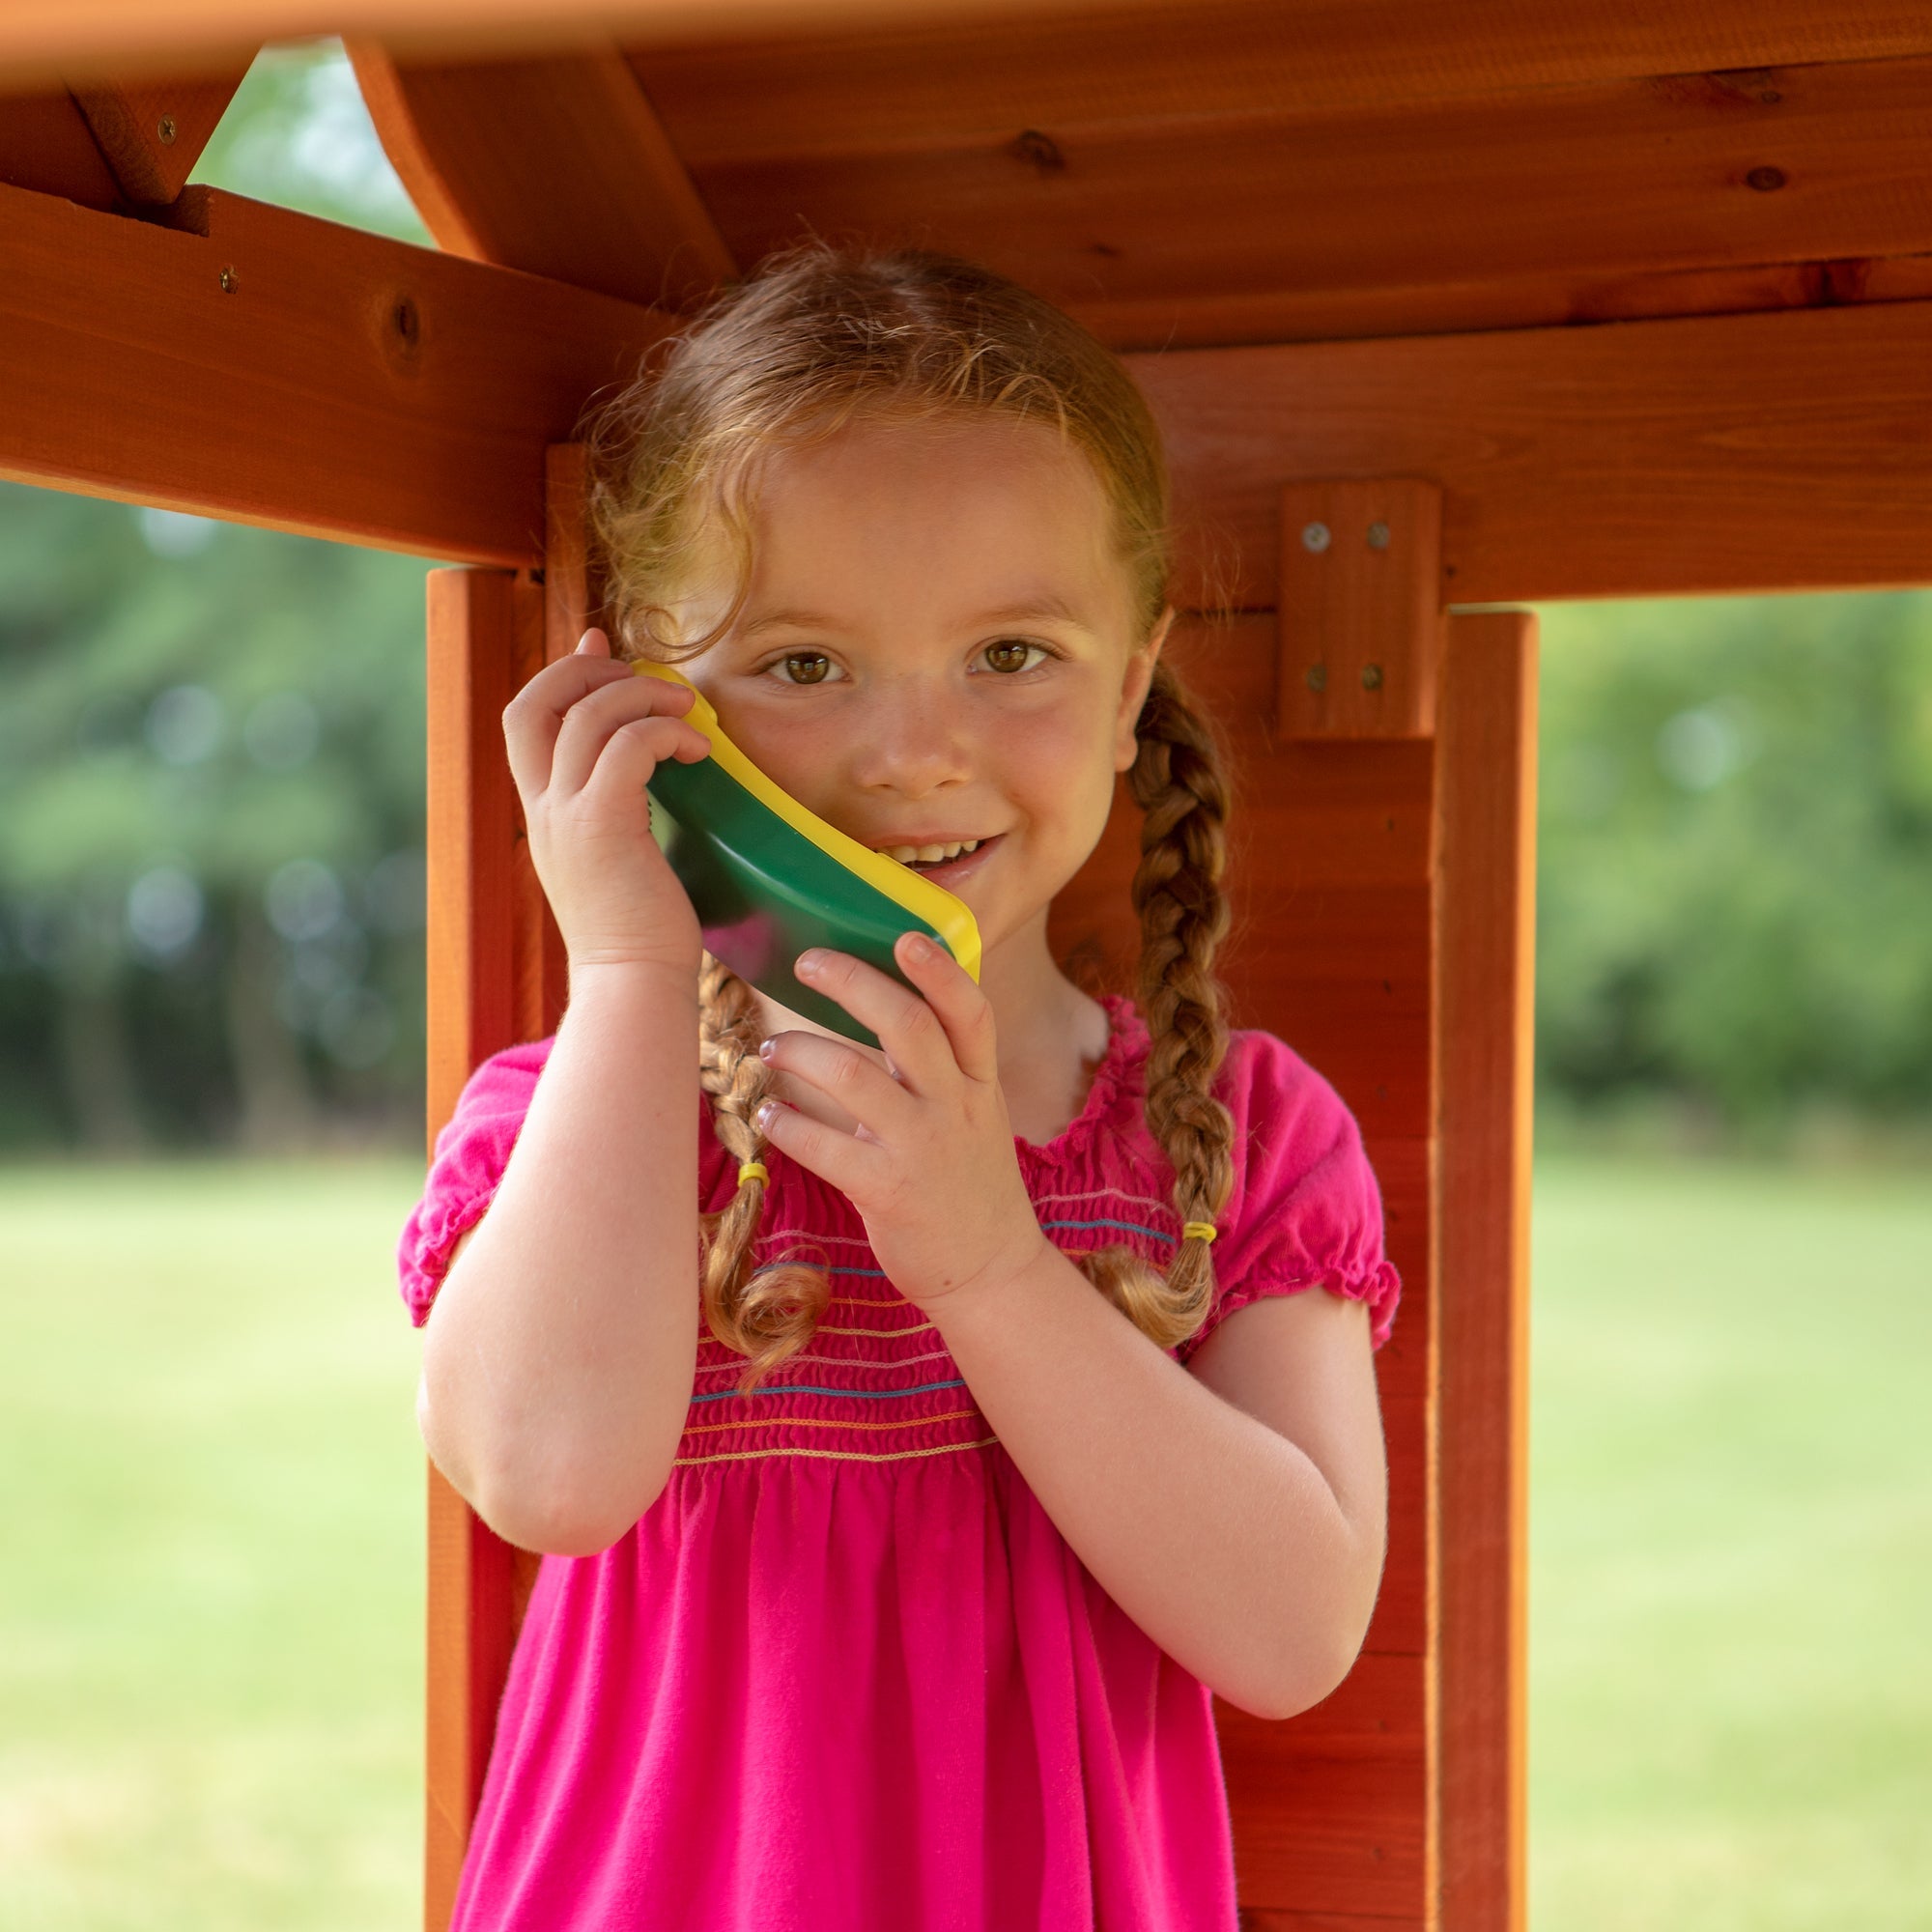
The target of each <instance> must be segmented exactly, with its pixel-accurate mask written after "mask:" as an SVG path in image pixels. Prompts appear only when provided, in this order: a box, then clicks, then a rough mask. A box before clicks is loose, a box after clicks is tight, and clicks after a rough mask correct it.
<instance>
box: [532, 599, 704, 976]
mask: <svg viewBox="0 0 1932 1932" xmlns="http://www.w3.org/2000/svg"><path fill="white" fill-rule="evenodd" d="M691 703H692V694H691V693H690V692H689V691H687V690H685V689H684V688H683V687H682V686H680V685H675V684H672V683H670V682H668V680H667V679H664V678H658V677H639V676H637V675H636V674H635V673H634V672H633V671H632V669H631V667H630V666H629V665H627V664H624V663H622V662H620V661H617V660H613V659H612V658H611V640H610V639H609V638H608V637H606V636H605V634H604V633H603V632H602V631H600V630H590V631H586V632H584V634H583V637H582V641H581V642H580V643H579V644H578V646H577V650H576V652H575V653H574V654H573V655H572V656H570V657H567V658H559V659H558V660H557V661H556V663H554V664H550V665H546V666H545V667H544V668H543V669H542V670H540V671H538V672H537V674H536V675H535V676H534V677H533V678H531V679H530V681H529V682H528V683H527V684H526V685H525V686H524V688H523V690H521V691H520V692H518V694H517V695H516V696H515V697H513V698H512V699H511V700H510V702H509V705H508V707H507V708H506V709H505V710H504V713H503V738H504V742H505V744H506V745H507V747H508V749H509V755H510V776H511V777H512V778H513V779H514V780H515V781H516V784H517V790H518V793H519V794H520V795H521V796H522V798H523V801H524V822H525V824H526V825H527V826H528V828H529V835H530V858H531V859H532V861H533V862H534V863H535V865H536V868H537V877H538V878H539V879H540V880H541V881H542V882H543V889H544V893H545V895H546V896H547V897H548V898H549V899H550V904H551V910H552V912H554V914H555V915H556V923H557V929H558V930H559V931H560V932H561V933H562V935H563V943H564V945H565V947H566V948H567V949H568V950H569V952H570V958H571V963H572V964H573V965H602V964H611V963H618V964H624V963H641V964H648V965H667V966H674V967H676V968H678V969H679V970H680V971H682V970H685V969H687V968H688V969H689V970H690V971H691V972H693V973H696V970H697V965H698V956H699V954H700V953H701V952H702V951H703V939H702V937H701V936H700V933H699V930H698V924H697V915H696V913H694V912H693V911H692V909H691V900H690V899H689V898H688V897H687V896H686V895H685V891H684V888H683V887H682V886H680V885H679V884H678V882H677V875H676V874H675V873H674V872H672V870H671V868H670V865H669V862H668V860H667V859H666V858H665V856H664V853H663V852H662V851H661V850H660V849H659V846H658V842H657V840H656V839H655V838H652V837H651V805H650V800H649V799H647V798H646V797H645V796H644V786H645V785H646V784H648V783H649V782H650V777H651V774H652V773H653V772H654V771H656V770H657V768H658V765H659V762H660V761H661V760H662V759H665V758H675V759H677V760H678V762H679V763H681V764H687V765H688V764H692V763H694V762H696V760H697V759H699V758H701V757H704V756H705V755H707V754H708V753H709V752H710V750H711V741H710V740H709V739H708V738H706V737H705V736H704V734H703V733H702V732H701V731H699V730H698V729H697V728H696V725H688V724H686V723H685V722H684V716H683V714H684V713H685V712H687V711H689V710H690V709H691Z"/></svg>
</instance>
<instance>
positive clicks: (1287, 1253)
mask: <svg viewBox="0 0 1932 1932" xmlns="http://www.w3.org/2000/svg"><path fill="white" fill-rule="evenodd" d="M1215 1091H1216V1093H1217V1094H1218V1095H1219V1097H1220V1098H1221V1100H1222V1101H1223V1102H1224V1103H1225V1104H1226V1105H1227V1107H1228V1110H1229V1112H1230V1113H1231V1114H1232V1115H1233V1116H1234V1122H1235V1184H1234V1188H1233V1191H1232V1192H1231V1193H1230V1195H1229V1198H1228V1205H1227V1207H1226V1208H1224V1209H1223V1211H1222V1214H1221V1223H1220V1228H1221V1232H1220V1234H1219V1235H1218V1236H1216V1238H1215V1242H1214V1275H1215V1281H1216V1283H1217V1293H1216V1298H1215V1302H1214V1307H1213V1309H1212V1311H1211V1312H1210V1313H1209V1315H1208V1320H1207V1321H1206V1322H1205V1323H1204V1324H1203V1326H1202V1328H1201V1329H1200V1331H1199V1333H1197V1334H1195V1335H1193V1336H1191V1337H1189V1339H1188V1340H1187V1341H1186V1342H1184V1343H1182V1344H1181V1345H1180V1347H1179V1350H1178V1351H1177V1353H1178V1355H1179V1359H1180V1360H1181V1361H1183V1362H1185V1361H1187V1360H1188V1359H1189V1358H1190V1357H1191V1356H1192V1354H1193V1353H1194V1351H1195V1350H1197V1349H1199V1348H1200V1347H1201V1345H1202V1344H1203V1343H1204V1342H1205V1341H1207V1339H1208V1336H1209V1335H1211V1334H1212V1333H1213V1332H1214V1330H1215V1329H1216V1328H1217V1327H1219V1326H1220V1324H1221V1323H1222V1322H1223V1321H1226V1320H1227V1319H1228V1317H1229V1316H1230V1315H1233V1314H1234V1313H1235V1312H1236V1310H1237V1309H1241V1308H1245V1307H1246V1306H1247V1305H1248V1303H1249V1302H1251V1301H1257V1300H1259V1299H1261V1297H1262V1296H1264V1295H1269V1294H1293V1293H1298V1292H1299V1291H1300V1290H1302V1289H1306V1288H1314V1287H1321V1288H1325V1289H1327V1290H1329V1291H1330V1292H1331V1293H1335V1294H1340V1295H1343V1296H1345V1297H1346V1298H1347V1299H1349V1300H1350V1301H1364V1302H1367V1303H1368V1306H1369V1316H1370V1334H1371V1339H1372V1342H1373V1345H1374V1347H1376V1348H1377V1349H1379V1348H1380V1347H1381V1346H1382V1344H1383V1343H1384V1342H1386V1341H1387V1340H1388V1338H1389V1334H1390V1331H1391V1329H1392V1327H1393V1325H1394V1321H1395V1308H1396V1302H1397V1299H1398V1298H1399V1296H1400V1295H1401V1293H1402V1283H1401V1279H1400V1277H1399V1276H1398V1275H1397V1273H1396V1271H1395V1269H1394V1267H1392V1266H1391V1265H1390V1264H1389V1262H1388V1259H1387V1257H1386V1256H1385V1255H1384V1254H1383V1252H1382V1201H1381V1190H1380V1188H1379V1187H1378V1185H1377V1182H1376V1176H1375V1170H1374V1169H1373V1168H1372V1167H1371V1166H1370V1165H1369V1158H1368V1155H1367V1153H1366V1152H1365V1151H1364V1150H1363V1147H1362V1136H1361V1130H1360V1128H1359V1127H1358V1126H1357V1125H1356V1123H1355V1117H1354V1116H1353V1115H1352V1114H1351V1113H1350V1111H1349V1109H1348V1107H1347V1106H1346V1105H1345V1104H1344V1102H1343V1100H1342V1096H1341V1095H1340V1094H1337V1093H1336V1092H1335V1090H1334V1088H1333V1087H1332V1086H1330V1085H1329V1083H1328V1082H1327V1081H1326V1080H1325V1079H1323V1078H1322V1076H1321V1074H1320V1073H1318V1072H1316V1070H1315V1069H1314V1068H1313V1067H1312V1066H1310V1065H1308V1063H1307V1062H1306V1061H1304V1060H1303V1059H1301V1057H1300V1056H1299V1055H1298V1054H1296V1053H1295V1052H1294V1050H1293V1048H1292V1047H1290V1046H1289V1045H1288V1044H1287V1043H1286V1042H1285V1041H1283V1040H1279V1039H1277V1038H1275V1037H1274V1036H1273V1035H1271V1034H1265V1033H1258V1032H1247V1031H1243V1032H1239V1033H1236V1034H1234V1035H1233V1036H1231V1037H1230V1040H1229V1050H1228V1056H1227V1059H1226V1061H1225V1062H1224V1063H1223V1069H1222V1074H1221V1077H1220V1079H1219V1080H1218V1081H1217V1082H1216V1087H1215Z"/></svg>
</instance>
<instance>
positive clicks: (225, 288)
mask: <svg viewBox="0 0 1932 1932" xmlns="http://www.w3.org/2000/svg"><path fill="white" fill-rule="evenodd" d="M221 293H222V294H223V295H225V296H232V295H233V294H234V293H235V270H233V269H232V268H230V269H223V270H222V271H221Z"/></svg>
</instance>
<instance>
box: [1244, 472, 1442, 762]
mask: <svg viewBox="0 0 1932 1932" xmlns="http://www.w3.org/2000/svg"><path fill="white" fill-rule="evenodd" d="M1281 511H1282V525H1281V592H1280V600H1279V602H1278V604H1277V606H1276V609H1277V612H1278V620H1279V625H1280V655H1279V659H1278V670H1277V682H1276V726H1277V730H1278V733H1279V735H1280V736H1281V737H1283V738H1427V737H1431V736H1433V735H1434V734H1435V679H1436V662H1437V659H1438V658H1439V657H1440V655H1441V648H1442V600H1441V553H1442V488H1441V485H1440V484H1437V483H1431V482H1428V481H1426V480H1425V479H1423V478H1420V477H1411V476H1377V477H1367V478H1360V479H1355V478H1350V479H1347V480H1336V481H1330V482H1312V483H1311V482H1297V483H1290V484H1288V485H1287V486H1286V487H1285V488H1284V489H1283V491H1282V493H1281Z"/></svg>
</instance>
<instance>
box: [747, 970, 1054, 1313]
mask: <svg viewBox="0 0 1932 1932" xmlns="http://www.w3.org/2000/svg"><path fill="white" fill-rule="evenodd" d="M895 957H896V958H897V960H898V962H899V965H900V967H901V969H902V970H903V971H904V973H905V975H906V978H907V979H909V980H911V981H912V983H913V984H914V985H915V986H917V987H918V988H919V990H920V992H921V993H923V994H924V996H925V997H924V998H923V999H921V998H920V997H919V996H918V995H917V994H915V993H911V992H908V991H907V990H906V988H905V987H904V986H902V985H900V984H899V983H898V981H897V980H893V979H890V978H889V977H888V976H887V975H886V974H884V973H881V972H879V971H877V970H876V969H875V968H874V967H871V966H867V964H865V962H864V961H863V960H859V959H855V958H853V957H852V956H851V954H850V953H846V952H830V951H826V950H823V949H814V950H813V951H811V952H806V953H802V954H801V955H800V957H799V961H798V966H797V972H798V975H799V978H800V979H801V980H805V981H806V982H807V983H808V984H810V986H811V987H813V988H814V990H816V991H818V992H821V993H823V994H825V995H826V996H827V997H828V998H830V999H833V1000H836V1001H838V1004H839V1005H840V1006H841V1007H843V1008H844V1009H845V1010H846V1011H847V1012H849V1013H850V1014H851V1015H852V1016H853V1018H854V1019H856V1020H859V1021H861V1022H862V1023H863V1024H864V1025H866V1026H868V1027H870V1028H871V1030H872V1031H873V1032H874V1033H875V1034H876V1035H877V1036H878V1037H879V1042H880V1044H881V1045H882V1046H883V1047H884V1048H885V1052H886V1058H887V1059H888V1060H889V1061H890V1062H891V1063H892V1070H891V1071H890V1072H889V1071H887V1070H886V1068H884V1067H882V1066H880V1065H878V1064H877V1062H876V1061H873V1060H869V1059H867V1057H866V1055H865V1054H864V1053H862V1052H861V1051H860V1050H859V1048H858V1047H857V1046H855V1045H854V1044H852V1043H851V1042H850V1041H849V1040H842V1039H837V1038H833V1037H829V1036H826V1035H822V1034H813V1033H781V1034H775V1035H774V1036H773V1037H771V1038H770V1039H768V1040H766V1041H765V1043H764V1045H763V1046H762V1047H761V1048H760V1049H759V1051H760V1052H761V1053H762V1055H763V1057H764V1059H765V1061H766V1063H767V1064H768V1065H771V1066H773V1067H776V1068H777V1069H779V1070H780V1071H781V1072H782V1073H785V1074H787V1075H789V1076H790V1077H791V1078H792V1079H793V1080H798V1081H802V1082H804V1083H805V1084H806V1085H807V1086H809V1087H815V1088H817V1089H818V1090H819V1091H820V1092H821V1093H822V1094H825V1096H826V1097H827V1098H828V1099H829V1100H832V1101H833V1102H834V1103H835V1104H837V1105H838V1106H839V1107H841V1108H842V1109H843V1110H844V1111H845V1112H846V1113H847V1114H848V1115H850V1116H851V1117H852V1119H853V1120H854V1121H856V1122H858V1126H857V1129H856V1131H854V1132H851V1133H847V1132H844V1131H842V1130H841V1129H839V1128H837V1127H832V1126H828V1125H826V1124H825V1122H822V1121H816V1120H813V1119H812V1118H811V1117H810V1115H808V1114H802V1113H800V1112H799V1111H798V1110H797V1109H796V1108H794V1107H788V1106H785V1105H784V1104H782V1103H781V1102H780V1101H776V1100H772V1101H767V1102H766V1103H765V1105H764V1107H763V1108H762V1109H760V1111H759V1116H758V1129H759V1131H760V1132H761V1133H762V1134H763V1135H764V1136H765V1138H766V1139H767V1140H769V1141H770V1142H771V1144H772V1145H773V1146H774V1147H775V1148H777V1149H778V1150H779V1151H780V1152H781V1153H783V1154H786V1155H788V1156H790V1158H791V1159H793V1160H796V1161H797V1162H798V1163H799V1164H800V1165H801V1166H803V1167H809V1168H810V1170H811V1171H812V1173H814V1174H816V1175H818V1176H819V1177H820V1178H821V1179H825V1180H829V1181H830V1182H831V1183H832V1185H833V1186H834V1187H837V1188H838V1189H839V1191H840V1192H841V1193H843V1194H844V1195H845V1196H846V1197H847V1199H849V1200H850V1201H851V1203H852V1205H853V1206H854V1207H855V1208H858V1210H859V1212H860V1214H861V1215H862V1216H863V1217H864V1220H865V1223H866V1232H867V1235H868V1236H870V1238H871V1243H872V1252H873V1253H874V1254H876V1255H877V1256H878V1258H879V1265H880V1266H881V1267H882V1268H884V1270H885V1271H886V1275H887V1278H888V1279H889V1280H890V1281H891V1282H892V1283H893V1285H894V1286H895V1288H896V1289H897V1290H898V1291H899V1293H901V1294H903V1295H904V1296H905V1298H906V1299H907V1300H908V1301H911V1302H914V1303H916V1304H917V1305H918V1306H920V1307H921V1308H923V1309H925V1310H927V1311H928V1312H930V1311H931V1309H932V1307H933V1304H934V1303H935V1302H939V1301H943V1300H944V1299H945V1298H946V1297H947V1296H948V1295H952V1294H959V1293H971V1292H972V1291H973V1290H974V1289H975V1288H976V1287H978V1286H980V1285H981V1284H991V1283H993V1282H997V1281H1001V1280H1007V1279H1010V1278H1011V1277H1012V1276H1013V1275H1016V1274H1018V1273H1019V1272H1020V1270H1021V1269H1022V1268H1024V1267H1025V1266H1026V1265H1027V1264H1029V1263H1030V1262H1032V1261H1033V1260H1034V1259H1035V1258H1036V1257H1037V1255H1038V1253H1039V1251H1040V1249H1041V1248H1042V1247H1043V1246H1044V1245H1045V1244H1046V1236H1044V1235H1043V1234H1042V1233H1041V1232H1040V1226H1039V1220H1038V1217H1037V1215H1036V1214H1035V1213H1034V1209H1033V1203H1032V1202H1031V1201H1030V1200H1029V1199H1028V1198H1027V1191H1026V1183H1025V1182H1024V1180H1023V1179H1021V1177H1020V1169H1019V1162H1018V1160H1017V1159H1016V1158H1015V1157H1014V1154H1013V1133H1012V1126H1011V1123H1010V1122H1009V1120H1008V1117H1007V1102H1006V1096H1005V1094H1003V1093H1002V1092H1001V1091H1000V1077H999V1056H998V1054H997V1052H996V1050H995V1042H994V1037H993V1010H992V1009H991V1007H989V1006H988V1005H987V1004H986V996H985V995H984V994H983V993H982V992H980V988H979V987H978V986H977V985H975V984H974V982H973V980H972V979H971V977H970V976H969V975H968V974H967V973H966V971H965V969H964V968H963V967H961V966H960V965H959V963H958V962H957V961H956V960H955V959H954V958H953V957H952V954H951V953H950V952H947V951H946V949H945V948H944V947H943V946H938V945H935V944H934V943H933V942H932V941H931V940H929V939H927V938H926V937H925V936H924V935H923V934H922V933H906V934H905V935H903V936H902V937H901V938H900V940H899V942H898V945H897V947H896V948H895Z"/></svg>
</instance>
